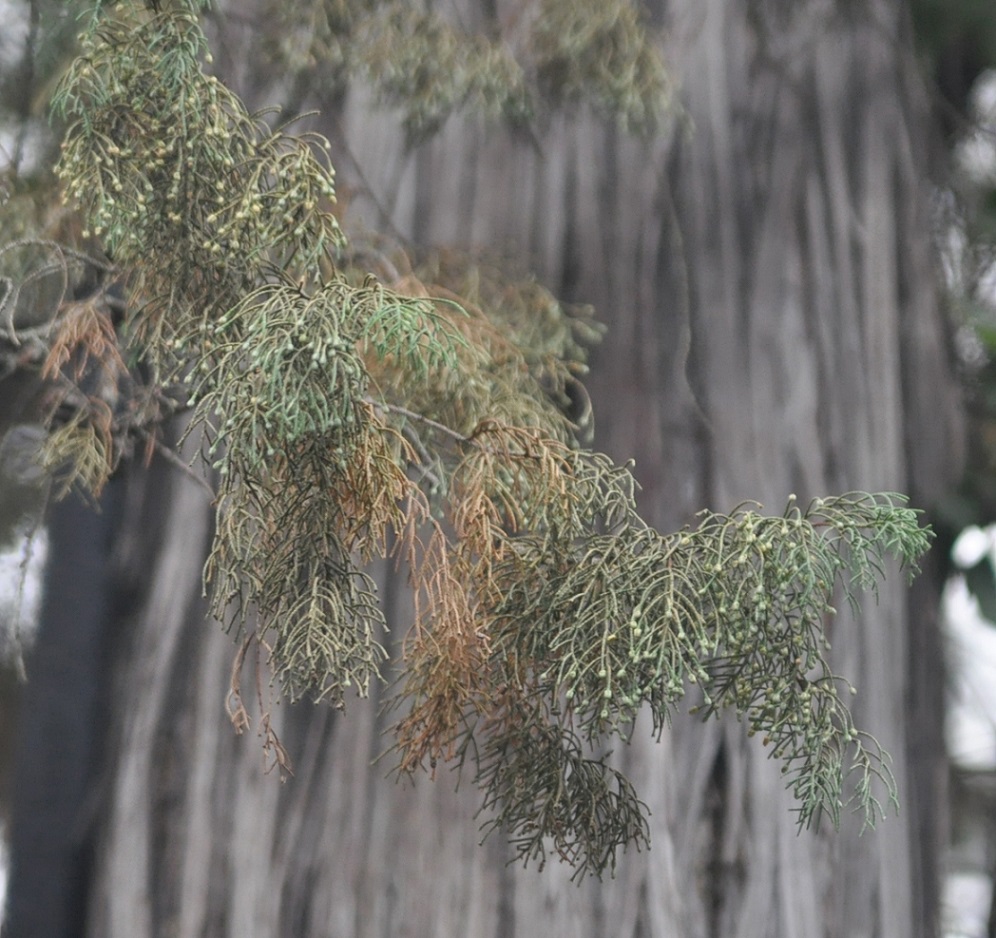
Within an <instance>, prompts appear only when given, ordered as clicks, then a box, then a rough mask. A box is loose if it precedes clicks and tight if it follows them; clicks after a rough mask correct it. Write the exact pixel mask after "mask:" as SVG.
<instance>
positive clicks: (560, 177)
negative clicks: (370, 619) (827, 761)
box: [89, 0, 960, 938]
mask: <svg viewBox="0 0 996 938" xmlns="http://www.w3.org/2000/svg"><path fill="white" fill-rule="evenodd" d="M660 12H661V17H662V21H663V22H664V24H665V26H666V28H667V36H668V38H667V52H668V56H669V61H670V63H671V66H672V69H673V71H674V76H675V80H676V84H677V88H678V93H679V99H680V102H681V105H682V106H683V108H684V113H683V115H682V116H681V119H680V120H679V121H678V122H677V123H676V126H675V129H674V132H673V133H672V134H671V135H670V136H669V137H668V138H667V139H664V140H660V141H657V142H655V143H653V144H644V143H639V142H635V141H633V140H631V139H628V138H625V137H623V136H622V135H620V134H619V133H618V132H616V131H615V130H614V129H613V128H611V127H607V126H604V125H602V124H599V123H596V122H594V121H591V120H588V119H584V118H582V119H578V120H574V119H567V118H558V119H556V120H555V121H554V122H553V124H552V126H551V127H550V128H549V129H548V130H545V131H544V132H543V133H542V134H541V135H540V138H539V139H540V149H539V152H537V151H536V149H534V147H533V146H532V145H531V143H530V142H529V141H527V140H523V139H520V138H518V137H515V136H512V135H509V134H507V133H505V132H503V131H501V130H498V129H495V128H491V129H488V130H485V129H482V128H480V127H479V126H477V125H476V124H474V123H473V122H467V123H461V122H454V123H453V124H451V125H450V126H449V127H447V129H446V131H445V133H444V134H443V135H442V137H441V138H440V139H439V140H437V141H435V142H433V143H432V144H430V145H428V146H427V147H425V148H424V149H422V150H420V151H418V152H417V153H416V154H415V155H414V156H413V157H410V158H409V157H406V156H405V155H404V153H403V149H402V147H401V144H400V141H399V138H398V135H397V133H396V131H395V130H394V129H392V126H391V125H390V122H388V121H386V120H381V119H375V118H372V117H371V116H370V112H369V103H368V102H366V101H364V100H363V99H362V98H361V96H359V95H357V96H356V97H355V98H354V99H352V100H351V103H350V105H349V107H348V108H347V111H346V114H345V116H344V119H343V126H344V129H345V137H346V139H348V141H349V142H350V146H351V147H352V150H353V154H354V156H355V158H356V161H357V163H358V164H359V165H361V166H362V167H363V170H364V176H365V179H366V181H367V182H368V183H369V185H370V187H371V189H372V191H373V192H374V193H375V194H376V195H377V197H378V198H379V200H380V201H381V202H382V204H384V205H387V206H388V207H389V209H390V211H391V212H392V216H393V218H394V221H395V223H396V224H397V226H398V227H399V228H400V229H401V230H403V231H406V232H409V233H411V234H412V235H414V236H415V237H416V238H418V239H419V240H421V241H432V242H438V243H452V242H459V243H464V244H466V243H474V244H480V245H498V246H499V247H502V248H505V249H510V250H511V251H513V252H514V253H517V254H519V255H520V256H521V257H522V258H524V259H525V260H526V261H528V262H529V263H530V264H531V265H532V266H533V267H534V268H535V269H537V270H538V271H540V273H541V274H542V275H543V276H544V278H545V280H546V282H547V283H549V284H550V285H551V286H552V287H553V288H554V289H559V290H560V291H561V292H562V293H565V294H566V295H568V296H570V297H571V298H574V299H578V300H584V301H586V302H592V303H594V304H595V305H596V306H597V307H598V309H599V311H600V313H601V317H602V318H603V319H604V320H605V321H606V322H607V323H608V324H609V326H610V332H609V336H608V338H607V340H606V342H605V344H604V346H603V347H602V348H601V349H600V350H599V352H598V354H597V357H596V362H595V367H594V373H593V377H592V382H591V389H592V396H593V399H594V403H595V413H596V424H597V434H598V435H597V445H598V446H599V447H600V448H602V449H604V450H606V451H608V452H609V453H611V454H612V455H613V456H616V457H618V458H620V459H625V458H628V457H629V456H634V457H635V458H636V462H637V470H636V471H637V476H638V478H639V479H640V481H641V483H642V485H643V492H642V496H641V497H642V503H643V507H644V509H645V511H646V513H647V514H648V516H649V517H650V519H651V520H653V521H654V522H655V523H657V524H659V525H661V526H664V527H674V526H677V525H680V524H682V523H684V522H685V521H687V520H689V518H690V517H691V516H692V514H693V512H694V511H695V510H697V509H699V508H702V507H706V506H709V507H713V508H716V509H721V510H722V509H727V508H732V507H733V506H734V505H735V504H736V503H738V502H739V501H740V500H742V499H745V498H752V499H757V500H760V501H762V502H764V503H765V504H766V505H767V507H768V508H769V509H771V510H773V511H780V510H781V508H782V506H783V504H784V501H785V499H786V498H787V496H788V495H789V494H790V493H793V492H794V493H796V494H797V495H798V496H799V497H800V498H801V499H805V498H807V497H809V496H811V495H817V494H824V493H829V492H840V491H846V490H850V489H866V490H880V489H887V490H900V491H907V492H912V493H913V495H914V497H915V499H916V500H917V502H918V503H919V504H921V505H929V504H930V503H931V502H932V501H933V500H934V499H935V498H936V497H937V496H938V494H939V493H940V492H941V491H942V490H943V488H944V487H945V486H946V485H947V484H948V483H949V482H950V480H951V479H952V477H953V475H954V474H955V473H956V471H957V464H958V451H959V431H960V422H959V409H958V400H957V395H956V393H955V390H954V383H953V380H952V375H951V368H950V362H949V358H948V351H947V348H948V343H947V335H946V328H945V323H944V321H943V317H942V314H941V308H940V305H939V303H938V295H937V289H936V286H935V279H936V278H935V271H934V267H933V263H932V257H931V251H930V246H929V197H930V191H929V188H928V185H927V182H926V178H925V164H926V153H925V147H924V140H925V139H927V138H928V137H929V127H928V123H927V116H926V113H925V110H924V106H923V100H922V98H923V95H922V93H921V88H920V85H919V78H918V75H917V73H916V71H915V69H914V67H913V63H912V53H911V37H910V36H909V35H908V25H907V23H906V12H905V5H904V4H901V3H899V2H898V0H892V2H890V0H867V2H864V3H861V4H854V3H851V2H846V0H793V2H789V3H786V2H776V0H767V2H761V0H755V2H748V0H743V2H737V3H734V2H731V0H673V2H670V3H668V4H667V6H666V8H665V9H663V10H662V11H660ZM339 163H340V169H341V170H342V177H343V179H346V180H348V178H349V163H348V160H347V159H346V158H345V157H343V158H341V159H340V161H339ZM398 180H400V183H398ZM354 181H355V180H354ZM132 486H133V490H132V491H133V498H132V500H131V502H130V507H126V520H125V522H124V525H125V526H124V527H123V528H122V531H121V534H120V537H121V539H122V546H121V550H120V551H119V555H120V558H121V563H122V565H123V566H122V570H130V573H129V575H130V576H133V577H140V580H136V581H134V582H135V583H136V585H137V586H138V588H140V589H141V590H142V591H143V592H142V595H143V600H142V602H141V604H140V608H139V609H138V611H137V613H136V615H135V616H134V621H133V623H132V629H131V634H132V638H131V640H130V641H129V642H128V643H127V646H126V647H122V649H121V654H120V662H119V669H118V672H117V674H116V676H115V682H116V683H115V684H114V688H115V690H114V694H115V700H116V702H117V706H116V707H115V709H114V711H113V712H114V715H115V723H114V725H113V734H114V735H113V743H112V745H111V746H110V747H109V749H108V753H107V758H106V765H105V770H106V771H105V773H104V778H105V780H106V789H105V790H104V792H103V800H102V802H101V808H100V809H99V812H98V813H99V826H98V829H97V830H98V845H97V852H96V857H97V860H96V864H95V870H94V878H93V882H92V892H91V896H92V903H91V909H90V917H89V934H91V935H92V936H94V938H145V936H150V938H151V936H163V935H178V936H184V938H186V936H199V935H203V936H212V938H222V936H233V938H234V936H238V938H250V936H278V935H280V936H282V935H295V936H299V938H307V936H315V938H326V936H336V938H338V936H356V938H373V936H383V938H396V936H404V935H410V936H415V938H433V936H439V938H443V936H446V938H449V936H455V935H467V936H474V938H481V936H498V938H512V936H516V938H533V936H542V938H561V936H563V938H568V936H569V938H604V936H619V938H637V936H639V938H675V936H682V938H706V936H709V938H730V936H735V938H797V936H798V938H817V936H825V938H843V936H848V938H859V936H868V938H872V936H874V938H910V936H929V935H932V934H934V933H935V927H934V919H935V917H936V912H937V904H936V883H935V875H936V869H935V866H934V862H935V860H936V851H937V848H938V836H939V834H938V831H939V825H940V821H939V818H938V815H937V804H938V801H937V799H938V790H937V784H936V780H937V778H938V777H939V770H938V762H937V760H938V759H939V758H940V756H939V750H938V748H937V746H938V740H937V736H936V734H937V718H936V710H935V711H932V710H931V697H930V696H929V695H930V694H932V693H934V692H935V689H936V686H937V683H936V682H937V675H936V674H931V673H930V671H929V670H928V669H926V668H924V667H923V666H922V664H921V662H922V661H923V658H922V652H923V650H924V649H926V650H928V651H930V649H932V648H933V647H934V646H933V645H931V642H932V641H933V639H932V637H931V636H932V635H933V632H932V614H931V612H930V609H931V608H932V606H933V604H934V602H935V597H934V595H933V593H931V592H930V589H929V584H927V585H924V586H922V587H921V588H920V592H919V593H918V594H915V595H917V597H918V599H917V602H916V604H915V605H913V604H912V603H911V594H910V593H909V592H907V589H906V587H905V584H904V581H903V579H902V578H901V577H900V576H896V575H893V576H890V578H889V579H888V581H887V582H886V584H885V585H884V587H883V589H882V592H881V596H880V601H879V603H878V605H877V606H876V605H874V604H873V603H870V602H869V603H867V604H866V605H865V607H864V608H863V609H862V615H861V617H860V621H854V620H852V619H851V618H848V617H847V616H844V615H842V616H841V618H840V619H839V620H838V621H837V622H836V623H835V625H834V626H833V632H832V638H833V641H834V644H835V649H836V652H835V654H836V658H835V663H836V667H837V670H838V671H840V672H842V673H844V674H847V675H848V676H849V677H851V678H852V679H853V680H854V682H855V683H856V684H857V686H858V689H859V696H858V697H857V698H856V702H855V706H856V710H857V718H858V721H859V724H860V725H861V726H863V727H865V728H867V729H869V730H870V731H872V732H874V733H875V734H876V735H877V736H878V738H879V739H880V741H881V742H882V743H883V745H884V746H885V747H886V748H887V749H888V750H889V751H890V752H891V753H892V754H893V757H894V759H895V765H894V768H895V772H896V775H897V778H898V779H899V781H900V786H901V799H902V803H903V810H902V813H901V814H900V816H899V817H890V818H889V820H888V821H887V822H886V823H884V824H883V825H882V826H881V828H880V830H878V831H877V832H875V833H874V834H866V835H865V836H864V837H862V838H861V839H860V840H859V839H858V837H857V830H856V829H855V825H853V824H851V823H847V824H845V828H844V830H843V831H842V832H841V833H839V834H838V833H834V832H832V831H829V830H825V829H822V828H821V829H819V830H814V831H807V832H803V833H802V834H798V833H797V831H796V826H795V821H794V816H793V815H792V813H791V807H792V805H791V803H790V801H789V799H788V798H787V796H786V795H785V793H784V792H783V791H782V783H781V780H780V776H779V774H778V772H777V767H776V766H774V765H773V764H772V763H771V762H769V761H768V760H767V759H766V758H765V753H764V751H763V750H762V749H761V748H760V747H759V746H756V745H754V744H753V743H751V742H748V741H747V740H745V739H744V738H743V734H742V730H741V728H740V727H738V726H736V725H729V724H726V723H712V724H709V725H707V726H703V725H700V724H697V723H694V722H692V721H690V720H687V721H686V720H679V721H678V722H677V723H676V725H675V727H674V729H673V731H671V732H669V733H666V734H665V736H664V738H663V740H662V741H661V742H659V743H658V742H654V741H653V740H651V739H650V738H649V733H647V734H644V735H643V736H642V737H641V736H640V734H637V737H638V738H637V740H636V742H634V744H633V745H631V746H629V747H627V748H626V749H625V751H623V752H621V753H620V754H619V759H620V762H621V763H622V764H623V765H624V766H625V768H626V771H627V772H628V773H629V775H630V777H631V778H632V779H633V781H634V782H635V783H636V785H637V788H638V789H639V791H640V792H641V794H642V795H643V797H644V798H645V799H646V800H647V802H648V804H649V805H650V807H651V809H652V811H653V817H652V834H653V848H652V850H651V851H650V852H649V853H644V854H636V853H627V854H626V855H625V856H623V857H621V858H620V864H619V870H618V873H617V876H616V878H615V879H613V880H611V881H608V882H605V883H593V882H586V883H584V884H582V885H581V886H580V887H579V888H576V887H574V886H572V885H570V884H569V882H568V879H569V871H568V870H567V869H565V868H563V867H561V866H559V865H558V864H556V863H553V864H551V865H550V866H549V867H548V868H547V869H545V870H543V871H542V872H538V871H536V870H535V869H528V870H522V869H520V868H518V867H517V866H511V867H509V866H506V865H505V864H506V861H507V860H508V858H509V851H508V849H507V847H506V846H505V845H504V844H503V843H502V842H501V841H500V840H498V839H492V840H489V841H488V842H487V843H486V844H485V845H484V846H483V847H482V846H479V845H478V840H479V837H478V825H479V819H477V818H475V810H476V801H475V797H474V792H473V790H472V788H470V787H466V788H463V789H461V790H460V791H459V792H454V790H453V784H452V780H451V779H450V778H448V777H447V776H446V775H445V774H443V775H442V777H440V778H439V779H438V780H437V781H436V782H435V783H431V782H430V781H429V780H428V779H421V780H419V782H418V784H417V785H416V786H415V787H414V788H408V787H403V786H399V785H396V784H395V783H394V782H393V781H392V780H390V779H386V778H385V777H384V776H385V772H386V770H387V766H386V765H385V764H384V763H380V764H376V765H374V764H372V759H373V758H374V757H375V756H376V755H377V754H378V753H379V752H380V751H381V749H382V747H383V745H384V743H383V741H382V740H381V738H380V731H381V730H382V729H383V727H384V725H385V722H386V718H385V717H384V716H382V715H381V714H380V712H379V709H378V704H379V703H380V701H379V700H378V699H373V700H371V701H368V702H356V703H352V704H351V705H350V706H349V709H348V711H347V713H346V714H345V715H340V714H337V713H333V712H331V711H329V710H327V709H324V708H323V707H314V708H312V707H309V706H305V705H299V706H296V707H284V708H281V711H282V712H280V713H278V714H277V722H278V723H279V725H280V726H281V732H282V735H283V738H284V741H285V742H286V743H287V745H288V748H289V749H290V751H291V755H292V757H293V758H294V763H295V771H296V774H295V777H294V778H293V779H291V780H289V781H287V782H286V783H285V784H281V783H280V782H279V781H278V779H277V777H276V774H275V773H273V774H270V775H266V774H265V773H264V771H263V766H262V757H261V754H260V748H259V746H258V744H257V741H256V740H255V739H253V738H251V736H250V737H249V738H246V737H242V738H239V737H235V736H234V735H233V733H232V731H231V728H230V727H229V726H228V725H227V724H226V718H225V716H224V712H223V702H224V700H225V695H226V693H227V686H228V668H229V662H230V660H231V656H232V654H233V646H232V643H231V641H230V640H229V639H228V638H226V637H225V636H224V635H223V634H221V633H220V631H219V630H218V628H217V627H215V626H212V625H210V624H206V623H205V622H204V621H203V619H202V606H201V603H200V600H199V598H198V597H199V592H200V564H201V560H202V556H203V553H202V552H203V547H204V544H205V542H206V539H207V537H208V535H209V527H208V525H209V515H208V512H207V505H206V503H205V498H204V495H203V493H202V492H201V490H199V489H198V488H197V487H196V486H194V485H192V484H191V483H190V482H189V481H188V480H186V479H184V478H183V477H182V476H180V475H176V474H174V475H172V476H171V477H170V479H169V482H168V485H167V486H166V487H164V486H163V485H161V484H157V486H156V487H155V488H152V487H150V486H148V485H145V483H144V482H143V480H142V479H141V478H139V477H138V476H137V475H136V477H135V478H133V479H132ZM155 504H158V505H160V506H161V508H162V510H161V512H160V513H159V515H160V516H159V518H158V521H157V523H155V524H153V523H150V521H149V519H150V517H151V514H150V509H149V506H150V505H155ZM138 542H145V543H149V544H154V545H155V551H154V556H153V557H152V558H151V560H150V559H149V558H148V557H147V558H146V560H144V561H143V564H144V566H143V568H142V569H141V570H137V569H134V568H133V566H131V567H130V566H129V562H128V560H127V558H128V557H129V551H128V550H126V549H125V548H126V547H129V546H132V545H134V544H136V543H138ZM385 602H386V603H387V604H388V606H389V613H390V616H389V617H390V618H391V619H392V620H393V621H395V622H398V623H403V622H404V621H405V610H406V599H405V596H404V592H403V589H402V586H401V585H399V584H398V583H397V582H396V581H394V580H389V581H388V582H387V585H386V587H385ZM935 660H936V659H935ZM914 665H916V666H917V667H918V670H915V669H914ZM914 676H915V679H916V682H915V683H911V677H914ZM925 694H926V695H927V696H924V695H925ZM379 695H380V691H379V690H378V692H377V693H376V694H375V698H376V697H377V696H379ZM932 712H933V713H934V715H933V716H931V714H932ZM648 729H649V728H648Z"/></svg>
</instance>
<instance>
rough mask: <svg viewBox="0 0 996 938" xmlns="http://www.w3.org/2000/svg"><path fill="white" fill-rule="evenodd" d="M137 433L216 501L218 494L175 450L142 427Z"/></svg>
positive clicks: (137, 429)
mask: <svg viewBox="0 0 996 938" xmlns="http://www.w3.org/2000/svg"><path fill="white" fill-rule="evenodd" d="M136 432H137V433H138V435H139V436H140V437H141V438H142V439H143V440H145V441H146V442H149V443H151V444H152V446H153V448H154V449H155V451H156V452H157V453H159V455H160V456H162V457H163V459H165V460H166V462H168V463H169V464H170V465H172V466H174V467H175V468H177V469H179V470H180V471H181V472H182V473H184V475H187V476H189V477H190V478H191V479H193V480H194V481H195V482H196V483H197V484H198V485H199V486H200V487H201V488H202V489H204V491H205V492H207V493H208V495H210V496H211V501H214V500H215V499H216V498H217V497H218V493H217V492H215V490H214V489H213V488H212V487H211V485H210V484H209V483H208V481H207V479H205V478H204V477H203V476H200V475H198V474H197V473H196V472H194V470H193V469H191V468H190V466H188V465H187V464H186V463H185V462H184V461H183V460H182V459H181V458H180V457H179V456H177V454H176V453H174V452H173V450H171V449H170V448H169V447H168V446H165V445H164V444H163V443H162V442H161V441H160V440H157V439H156V437H155V436H154V435H153V434H152V433H150V432H149V431H148V430H145V429H143V428H142V427H138V428H136Z"/></svg>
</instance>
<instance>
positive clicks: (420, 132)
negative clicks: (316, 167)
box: [269, 0, 673, 145]
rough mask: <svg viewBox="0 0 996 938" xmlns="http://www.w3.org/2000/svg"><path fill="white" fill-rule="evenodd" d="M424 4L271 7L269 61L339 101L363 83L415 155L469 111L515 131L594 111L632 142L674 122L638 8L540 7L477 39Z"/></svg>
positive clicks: (559, 1)
mask: <svg viewBox="0 0 996 938" xmlns="http://www.w3.org/2000/svg"><path fill="white" fill-rule="evenodd" d="M429 7H430V5H429V4H427V3H421V2H418V0H299V2H296V3H284V2H282V0H272V2H271V3H270V4H269V10H270V16H271V17H272V18H273V20H274V21H275V22H277V23H278V24H279V28H277V29H276V30H274V33H273V38H272V41H271V43H270V50H269V51H270V55H271V56H272V57H273V58H274V60H275V61H277V62H278V63H279V64H280V66H281V68H283V69H286V70H289V71H291V72H292V73H296V74H306V75H307V76H308V84H309V86H313V85H315V84H318V85H319V86H320V90H322V91H323V92H324V93H325V94H328V95H335V94H338V93H341V92H342V91H343V90H344V89H345V87H346V85H347V83H348V81H349V79H350V78H353V77H362V78H364V79H365V80H366V81H367V82H368V83H369V84H370V86H371V87H372V88H373V90H374V92H375V94H376V95H377V98H378V99H379V101H380V102H381V103H382V104H386V105H388V106H391V107H393V108H395V109H397V110H398V111H399V112H400V115H401V121H402V124H403V126H404V128H405V131H406V135H407V139H408V142H409V144H411V145H416V144H418V143H421V142H423V141H424V140H426V139H427V138H428V137H430V136H431V135H433V134H434V133H436V132H437V131H438V130H439V129H440V128H441V127H442V126H443V124H444V123H445V122H446V121H447V120H448V119H449V117H450V116H451V115H453V114H455V113H457V112H460V111H470V112H472V113H475V114H478V115H481V116H483V117H485V118H490V119H496V118H502V119H504V120H506V121H509V122H511V123H513V124H523V123H525V122H529V121H532V120H536V119H541V118H542V117H543V116H544V115H545V114H546V113H548V112H550V111H551V109H556V108H561V107H563V106H565V105H587V106H590V107H591V108H592V109H593V110H594V111H595V112H596V113H598V114H600V115H602V116H605V117H609V118H611V119H613V120H615V121H616V122H617V123H618V124H619V125H620V126H622V127H623V128H624V129H626V130H627V131H628V132H630V133H636V134H641V135H650V134H653V133H656V132H657V131H659V130H661V129H662V128H663V127H664V126H665V125H666V123H667V122H668V120H669V119H670V118H671V117H672V104H673V94H672V89H671V85H670V82H669V80H668V74H667V70H666V68H665V67H664V63H663V61H662V58H661V54H660V51H659V47H658V45H657V44H655V43H654V41H653V34H652V32H651V31H650V30H649V29H648V28H647V26H646V24H645V23H644V22H642V21H641V18H640V15H639V13H638V10H637V7H636V6H635V5H634V4H633V3H632V2H631V0H539V2H536V3H532V4H521V5H520V6H519V8H518V9H517V10H513V11H506V15H505V16H504V17H499V16H498V15H497V10H496V9H492V10H491V11H490V12H489V11H488V10H487V9H486V8H485V9H482V10H481V11H480V16H481V17H482V18H483V19H484V20H485V22H484V23H483V24H482V26H481V29H480V30H479V31H476V32H468V31H467V30H466V29H465V28H462V27H461V25H460V24H459V23H455V22H452V21H450V20H449V19H447V18H445V17H444V16H443V15H441V14H440V13H439V12H436V11H435V10H432V9H430V8H429Z"/></svg>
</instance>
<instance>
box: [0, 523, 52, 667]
mask: <svg viewBox="0 0 996 938" xmlns="http://www.w3.org/2000/svg"><path fill="white" fill-rule="evenodd" d="M47 548H48V541H47V538H46V536H45V531H44V530H43V529H40V530H38V531H37V532H36V533H35V535H34V536H33V537H25V538H24V539H23V540H22V541H21V542H20V543H18V544H17V545H15V546H14V547H13V548H12V549H11V550H8V551H4V552H3V553H0V621H2V622H4V623H5V625H6V629H7V632H6V634H5V635H4V636H3V641H2V646H0V647H2V648H3V650H4V652H7V653H9V651H10V650H12V646H13V639H14V637H15V635H16V636H19V638H20V640H21V642H22V643H30V641H31V639H32V636H33V635H34V630H35V626H36V623H37V621H38V610H39V607H40V605H41V594H42V570H43V568H44V565H45V555H46V552H47Z"/></svg>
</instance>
